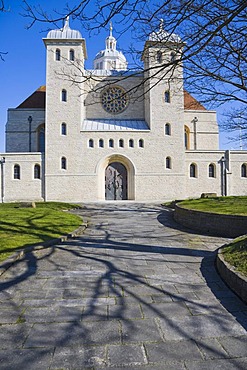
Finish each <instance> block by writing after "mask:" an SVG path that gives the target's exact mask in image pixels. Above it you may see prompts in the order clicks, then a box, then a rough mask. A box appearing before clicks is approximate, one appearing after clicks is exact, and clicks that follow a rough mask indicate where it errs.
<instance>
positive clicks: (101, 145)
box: [99, 139, 104, 148]
mask: <svg viewBox="0 0 247 370" xmlns="http://www.w3.org/2000/svg"><path fill="white" fill-rule="evenodd" d="M99 148H104V140H103V139H99Z"/></svg>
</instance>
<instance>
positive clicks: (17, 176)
mask: <svg viewBox="0 0 247 370" xmlns="http://www.w3.org/2000/svg"><path fill="white" fill-rule="evenodd" d="M20 178H21V167H20V166H19V164H15V165H14V179H15V180H20Z"/></svg>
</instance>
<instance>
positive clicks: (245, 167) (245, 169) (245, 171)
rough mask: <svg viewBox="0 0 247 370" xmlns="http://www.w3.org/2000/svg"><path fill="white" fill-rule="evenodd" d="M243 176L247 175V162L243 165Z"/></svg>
mask: <svg viewBox="0 0 247 370" xmlns="http://www.w3.org/2000/svg"><path fill="white" fill-rule="evenodd" d="M241 177H247V164H246V163H243V164H242V166H241Z"/></svg>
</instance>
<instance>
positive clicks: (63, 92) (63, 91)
mask: <svg viewBox="0 0 247 370" xmlns="http://www.w3.org/2000/svg"><path fill="white" fill-rule="evenodd" d="M62 101H67V90H65V89H63V90H62Z"/></svg>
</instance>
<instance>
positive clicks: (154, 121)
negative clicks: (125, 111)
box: [142, 20, 185, 197]
mask: <svg viewBox="0 0 247 370" xmlns="http://www.w3.org/2000/svg"><path fill="white" fill-rule="evenodd" d="M182 49H183V42H182V41H181V39H180V37H179V36H178V35H176V34H170V33H168V32H166V31H165V30H164V28H163V20H161V22H160V27H159V30H158V31H154V32H152V33H151V34H150V35H149V38H148V40H147V41H146V43H145V46H144V51H143V56H142V59H143V63H144V91H145V94H144V99H145V102H144V109H145V120H146V122H147V123H148V125H149V127H150V130H151V133H152V135H153V136H154V138H155V140H156V141H157V140H158V142H159V145H158V142H157V147H159V148H160V155H161V156H162V157H163V158H164V161H165V166H164V167H165V168H166V169H169V170H172V171H166V172H165V173H166V174H167V182H168V183H169V188H170V189H171V188H173V187H174V186H175V188H177V184H176V182H177V181H179V182H180V187H179V190H180V196H181V197H182V196H183V195H184V194H183V193H184V170H185V169H184V159H185V145H184V92H183V66H182V62H181V60H180V59H181V52H182ZM157 171H158V172H159V171H161V169H159V168H157ZM171 173H172V174H173V176H171ZM173 182H174V183H173ZM178 194H179V193H178ZM168 197H169V195H168Z"/></svg>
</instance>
